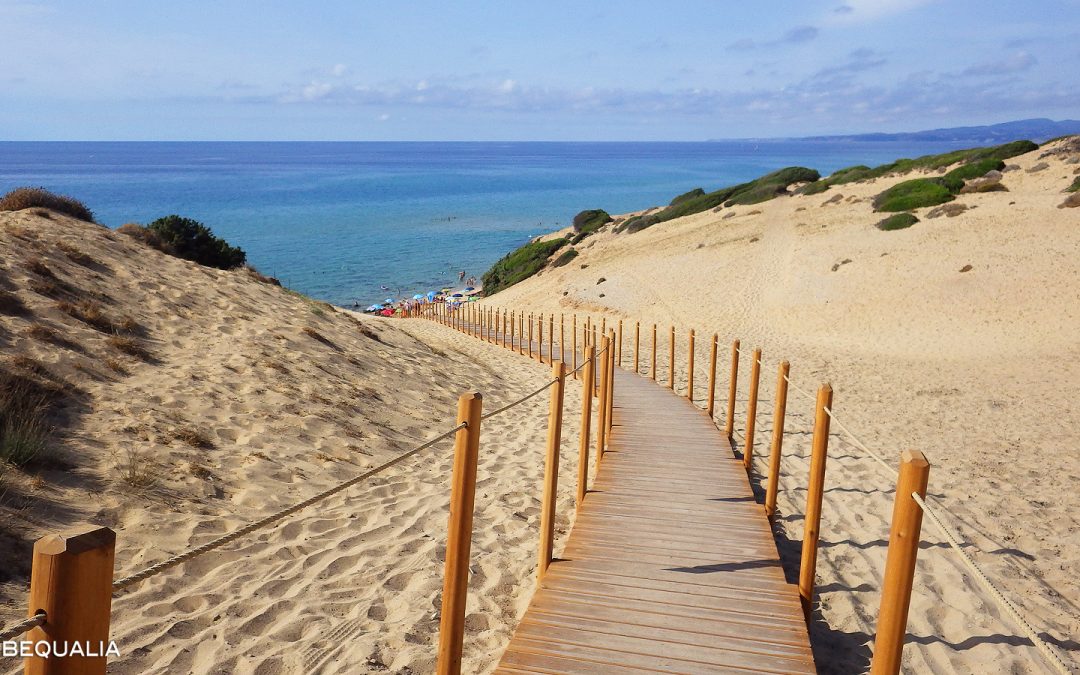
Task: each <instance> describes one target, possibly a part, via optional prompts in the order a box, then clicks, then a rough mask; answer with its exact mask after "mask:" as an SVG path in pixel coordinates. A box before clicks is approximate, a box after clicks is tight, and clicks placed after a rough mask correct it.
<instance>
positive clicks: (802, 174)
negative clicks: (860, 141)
mask: <svg viewBox="0 0 1080 675" xmlns="http://www.w3.org/2000/svg"><path fill="white" fill-rule="evenodd" d="M819 178H821V174H819V173H818V172H817V171H814V170H813V169H807V168H805V167H801V166H790V167H787V168H785V169H780V170H779V171H774V172H772V173H770V174H766V175H764V176H761V177H760V178H757V179H755V180H752V181H750V182H748V183H740V184H738V185H732V186H730V187H725V188H721V189H719V190H716V191H714V192H705V191H704V190H702V189H701V188H695V189H693V190H691V191H690V192H686V193H684V194H681V195H679V196H678V197H676V198H675V199H673V200H671V205H670V206H668V207H667V208H664V209H661V210H660V211H657V212H656V213H650V214H648V215H640V216H635V217H633V218H630V219H629V220H627V221H625V222H624V223H623V224H622V225H620V226H619V229H618V230H617V231H619V232H630V233H633V232H640V231H641V230H644V229H646V228H649V227H652V226H653V225H656V224H657V223H663V222H666V221H668V220H674V219H675V218H682V217H683V216H689V215H693V214H695V213H701V212H702V211H708V210H709V209H715V208H717V207H720V206H734V205H736V204H743V205H745V204H759V203H761V202H764V201H768V200H770V199H773V198H775V197H777V196H779V195H782V194H787V189H788V187H789V186H790V185H792V184H793V183H805V182H809V181H816V180H818V179H819Z"/></svg>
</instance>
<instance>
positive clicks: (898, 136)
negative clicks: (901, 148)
mask: <svg viewBox="0 0 1080 675" xmlns="http://www.w3.org/2000/svg"><path fill="white" fill-rule="evenodd" d="M1070 134H1080V120H1061V121H1054V120H1050V119H1044V118H1040V119H1029V120H1015V121H1012V122H1002V123H1001V124H991V125H988V126H979V127H951V128H947V129H929V130H926V131H909V132H901V133H895V134H886V133H872V134H852V135H848V136H806V137H800V138H799V139H798V140H804V141H846V142H869V141H874V142H879V143H880V142H894V141H903V142H912V141H915V142H918V141H925V142H951V141H957V142H964V143H976V144H987V145H989V144H994V143H1004V142H1006V141H1014V140H1016V139H1018V138H1027V139H1030V140H1032V141H1035V142H1036V143H1042V142H1044V141H1048V140H1050V139H1051V138H1057V137H1058V136H1068V135H1070ZM761 140H774V141H775V140H793V139H790V138H785V139H778V138H773V139H761Z"/></svg>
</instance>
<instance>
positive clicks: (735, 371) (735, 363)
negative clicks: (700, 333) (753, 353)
mask: <svg viewBox="0 0 1080 675" xmlns="http://www.w3.org/2000/svg"><path fill="white" fill-rule="evenodd" d="M738 387H739V341H738V340H736V341H735V342H733V343H731V384H730V385H728V400H727V422H726V423H725V424H724V433H725V434H727V437H728V438H729V439H730V438H731V437H732V436H734V435H735V392H736V390H737V389H738Z"/></svg>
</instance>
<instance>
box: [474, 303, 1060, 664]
mask: <svg viewBox="0 0 1080 675" xmlns="http://www.w3.org/2000/svg"><path fill="white" fill-rule="evenodd" d="M478 316H480V330H481V336H482V335H483V334H484V333H483V330H484V328H483V326H484V325H488V326H491V325H492V324H491V323H487V324H485V322H484V315H482V314H480V315H478ZM497 316H498V315H496V317H497ZM502 318H503V321H504V323H503V325H504V326H505V325H506V324H505V316H503V317H502ZM532 319H533V317H532V315H529V328H530V331H531V329H532ZM614 323H615V322H614V321H612V325H614ZM458 325H461V324H460V323H459V324H458ZM510 325H511V328H513V323H511V324H510ZM601 325H603V324H602V323H601ZM521 326H522V331H521V333H520V334H519V335H518V336H517V337H519V338H520V340H521V342H524V341H525V335H524V329H523V324H521ZM471 327H472V326H471V325H470V328H471ZM619 327H620V329H621V327H622V321H621V320H620V321H619ZM538 328H539V329H540V335H541V339H542V333H543V329H542V325H538ZM590 328H591V334H593V335H595V334H596V322H594V321H593V320H592V318H591V317H590V318H588V319H587V322H586V324H585V326H584V327H582V329H581V333H582V335H583V336H584V337H585V338H586V339H588V336H589V335H590ZM494 330H495V334H496V341H497V336H498V333H499V331H498V318H496V320H495V322H494ZM601 334H604V331H603V329H601ZM633 334H634V338H633V347H634V349H633V371H634V372H636V373H639V374H641V368H640V365H641V359H642V355H641V343H640V322H636V323H635V325H634V331H633ZM529 335H530V337H531V335H532V333H531V332H530V333H529ZM652 335H653V337H652V358H651V360H647V361H646V365H648V364H651V367H649V368H648V371H649V374H648V376H650V377H651V378H652V379H654V380H656V379H657V376H656V375H657V374H656V370H657V367H656V366H657V352H658V351H659V350H658V345H657V339H656V336H657V330H656V325H655V324H653V326H652ZM670 335H671V338H670V340H669V342H670V344H669V350H670V355H669V365H668V369H667V370H668V371H669V372H668V386H669V388H672V389H674V381H675V373H674V364H675V361H674V354H675V330H674V327H672V329H671V331H670ZM621 337H622V333H621V330H620V332H619V341H618V345H617V347H616V349H617V350H618V351H617V353H619V354H620V357H619V362H618V365H619V366H620V367H621V366H622V363H621V347H622V339H621ZM573 338H574V340H575V345H576V340H577V317H576V315H575V316H574V332H573ZM531 345H532V343H531V341H530V342H529V346H530V347H531ZM540 346H541V348H542V347H543V342H542V341H541V343H540ZM521 347H522V348H524V345H521ZM732 347H733V349H732V352H733V364H732V372H731V376H732V377H731V389H730V395H729V407H728V415H727V417H728V419H727V427H726V429H725V431H726V432H727V434H728V437H729V438H734V437H735V436H738V437H739V438H740V439H741V440H742V441H743V444H744V463H746V464H747V468H748V469H749V461H750V453H751V452H752V451H753V443H754V439H753V431H752V430H753V424H752V423H751V422H750V421H749V419H748V421H747V428H746V429H745V432H746V433H740V432H739V431H738V430H736V429H735V427H734V402H735V391H736V385H735V380H736V378H737V375H738V361H739V360H740V358H741V357H744V356H745V354H744V352H745V350H743V349H742V347H741V345H740V344H739V341H735V343H734V344H733V345H732ZM511 348H513V338H511ZM562 349H563V347H562V346H560V350H562ZM530 351H531V350H530ZM541 352H542V349H541ZM693 354H694V331H692V330H691V331H689V345H688V361H687V378H686V379H687V382H686V384H687V390H688V391H687V398H688V399H689V400H690V402H691V403H692V404H693V405H695V406H697V403H696V402H695V401H694V385H693V382H694V364H693V359H694V356H693ZM537 356H538V357H541V356H542V355H541V354H537ZM575 358H576V354H575ZM751 365H752V366H753V367H754V373H753V374H752V381H751V397H750V399H749V401H750V403H749V404H748V405H749V406H750V407H749V409H748V410H747V413H748V415H749V414H753V413H752V412H751V411H753V410H755V409H756V403H757V401H756V387H757V381H756V378H757V376H758V375H757V373H758V372H759V370H760V368H761V367H762V366H763V365H764V364H763V362H762V359H761V358H760V350H755V352H754V355H753V356H752V358H751ZM715 371H716V336H715V335H714V336H713V350H712V354H711V359H710V372H709V378H710V379H709V392H708V394H709V399H708V400H709V402H708V407H707V410H708V412H709V414H710V416H711V415H712V413H713V394H714V390H715ZM575 372H576V370H575ZM780 381H781V382H782V383H783V384H784V395H783V399H785V400H782V401H779V402H778V412H777V414H778V415H780V416H781V417H782V416H783V414H784V408H785V406H786V391H787V389H788V388H790V389H792V390H794V391H795V392H796V393H797V394H799V395H800V396H802V397H804V398H806V399H808V400H810V401H814V402H815V403H816V408H817V410H818V416H819V418H820V419H818V420H816V421H815V434H814V435H815V441H814V445H815V453H816V452H817V446H821V454H822V456H823V455H824V447H825V446H826V445H827V437H828V426H829V425H828V423H829V422H831V423H832V424H835V425H836V427H837V429H838V431H839V432H840V434H841V435H842V436H843V437H844V438H845V439H846V440H847V441H849V442H850V443H851V444H852V445H853V446H855V447H856V448H858V449H859V450H861V451H862V452H863V453H865V454H866V455H867V456H868V457H869V458H871V459H873V460H874V461H875V462H876V463H877V464H879V465H880V466H881V467H882V468H884V469H885V471H886V472H887V473H888V474H889V475H890V476H891V477H893V478H894V479H900V477H901V475H902V474H901V472H899V471H897V469H896V468H894V467H893V466H892V465H890V464H889V462H888V461H887V460H886V459H885V458H884V457H883V456H882V455H881V454H879V453H878V452H875V451H874V450H873V449H871V448H870V446H869V445H868V444H866V443H865V442H863V441H862V439H860V438H859V437H858V436H857V435H856V434H855V433H854V432H852V431H851V430H850V429H849V428H848V427H847V425H845V424H844V423H843V421H842V420H841V419H840V418H839V417H838V416H837V415H836V414H835V412H834V411H833V407H832V404H831V397H832V392H831V388H829V387H828V385H825V388H824V389H827V394H825V398H824V399H823V398H822V395H823V393H822V392H819V393H818V395H817V396H815V395H814V394H813V393H811V392H809V391H806V390H805V389H803V388H801V387H799V386H798V385H797V384H795V383H794V382H793V381H792V380H791V378H790V376H789V375H788V374H787V371H786V362H785V363H784V364H783V365H782V367H781V373H780ZM547 386H550V385H547ZM778 387H779V385H778ZM545 388H546V387H545ZM822 420H824V422H825V423H824V425H823V423H822ZM777 426H779V436H780V437H781V439H780V440H779V442H778V439H777V438H775V431H776V429H777ZM821 430H823V433H822V431H821ZM783 435H784V431H783V424H782V421H781V422H780V424H779V425H777V424H776V423H775V421H774V439H773V444H774V451H773V453H774V455H775V456H776V457H774V458H772V461H773V462H774V465H775V466H777V467H778V464H775V462H776V461H777V459H778V457H779V454H778V448H779V445H780V443H781V442H782V436H783ZM813 463H814V460H813V457H812V458H811V473H812V476H811V483H813V482H814V476H813ZM927 466H929V465H928V464H927ZM777 470H778V469H774V470H772V471H770V474H775V473H776V472H777ZM821 473H822V478H823V471H822V472H821ZM769 479H770V490H771V491H773V492H774V494H773V495H772V496H771V499H772V500H773V503H774V504H775V487H774V486H773V485H772V483H773V482H774V481H775V477H774V476H773V475H770V476H769ZM808 492H813V489H812V487H808ZM912 496H913V498H915V499H916V500H917V502H918V504H919V507H920V508H921V509H922V510H923V511H925V513H926V514H927V515H928V516H929V517H930V518H931V520H932V521H933V522H934V523H935V525H936V526H937V527H938V529H940V530H941V531H942V533H943V534H944V536H945V539H946V540H947V541H948V543H949V546H950V547H951V548H952V549H953V550H955V551H956V552H957V553H958V554H959V555H960V556H961V559H962V561H963V563H964V564H965V565H966V566H967V567H968V568H970V569H971V570H972V573H973V574H974V576H975V577H976V578H977V579H978V580H979V581H980V583H981V585H982V586H983V587H984V588H986V589H987V591H988V592H989V594H990V596H991V597H992V598H993V599H994V600H995V602H997V604H998V605H1000V606H1001V608H1002V610H1003V611H1004V613H1005V614H1007V615H1008V616H1010V617H1012V618H1013V619H1014V620H1015V621H1016V624H1017V625H1018V626H1019V627H1020V628H1021V629H1022V630H1023V632H1024V633H1025V634H1026V635H1027V636H1028V637H1029V638H1030V639H1031V641H1032V644H1034V645H1035V646H1036V647H1037V648H1038V649H1039V651H1040V652H1041V653H1042V654H1043V655H1044V656H1045V657H1046V658H1047V659H1048V660H1049V661H1050V662H1051V663H1052V664H1053V665H1054V667H1055V669H1057V670H1058V671H1059V672H1062V673H1065V672H1068V671H1067V670H1066V669H1065V666H1064V663H1063V661H1062V660H1061V658H1060V657H1059V656H1058V655H1057V654H1056V652H1054V650H1053V649H1052V648H1051V647H1050V646H1049V645H1048V644H1047V643H1046V642H1045V641H1043V640H1042V639H1041V638H1040V637H1039V636H1038V634H1037V633H1036V632H1035V631H1034V629H1033V628H1032V627H1031V624H1030V623H1029V622H1028V621H1026V620H1025V619H1024V618H1023V617H1022V616H1021V615H1020V613H1019V611H1018V610H1017V609H1016V607H1015V605H1013V604H1012V603H1011V602H1009V601H1008V600H1007V599H1006V598H1005V596H1004V595H1003V594H1002V593H1001V592H1000V590H998V589H997V587H996V586H995V585H994V584H993V582H991V581H990V579H989V577H988V576H987V575H986V574H985V573H984V572H982V570H981V569H979V567H978V565H977V564H976V563H975V561H974V560H973V559H972V558H971V556H970V555H969V554H968V553H967V552H966V551H964V550H963V549H962V547H961V545H960V543H959V540H958V538H957V537H956V536H955V535H954V534H953V533H952V532H951V530H949V529H948V528H947V526H946V525H945V524H944V522H943V521H942V519H941V517H940V516H939V514H938V513H937V512H936V510H935V509H934V508H932V507H931V506H930V505H929V504H927V502H926V501H925V500H924V499H923V498H921V497H919V496H918V494H917V493H916V494H913V495H912ZM769 500H770V496H769V495H768V494H767V496H766V511H767V513H769V515H770V517H771V516H772V510H771V509H770V508H769ZM809 508H810V506H809V505H808V509H809ZM942 508H943V507H942ZM773 509H775V506H774V507H773ZM807 515H808V516H809V515H810V514H809V513H808V514H807ZM807 527H810V524H807ZM816 529H817V526H816V524H815V525H814V526H813V530H814V531H815V535H814V544H813V548H815V549H816ZM804 549H805V546H804ZM814 557H816V556H814ZM805 563H806V560H805V550H804V560H803V565H801V566H800V567H805ZM912 570H913V567H912ZM801 571H802V570H801ZM810 574H812V571H811V572H810ZM802 576H806V575H805V574H802ZM908 584H909V585H910V580H909V581H908ZM802 585H803V584H802V580H801V581H800V592H801V594H803V596H804V598H803V599H804V607H805V603H806V602H807V601H808V600H809V596H810V593H812V581H811V582H810V590H809V592H804V590H803V589H802V588H801V587H802ZM882 611H883V612H884V607H883V610H882ZM904 611H905V614H904V616H905V621H906V609H905V610H904ZM879 629H880V627H879ZM902 642H903V640H902V635H901V639H900V644H901V645H902ZM897 653H898V652H897ZM875 654H876V652H875ZM897 658H898V657H897Z"/></svg>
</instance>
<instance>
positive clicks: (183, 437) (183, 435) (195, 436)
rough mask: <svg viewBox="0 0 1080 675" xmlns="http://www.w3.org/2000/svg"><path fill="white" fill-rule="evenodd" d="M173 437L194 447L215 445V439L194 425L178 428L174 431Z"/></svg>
mask: <svg viewBox="0 0 1080 675" xmlns="http://www.w3.org/2000/svg"><path fill="white" fill-rule="evenodd" d="M173 438H174V439H176V440H178V441H181V442H184V443H187V444H188V445H190V446H191V447H193V448H212V447H214V441H213V440H211V438H210V437H209V436H207V435H206V434H205V433H203V432H202V431H200V430H199V429H196V428H195V427H192V426H187V427H180V428H178V429H177V430H176V431H174V432H173Z"/></svg>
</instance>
